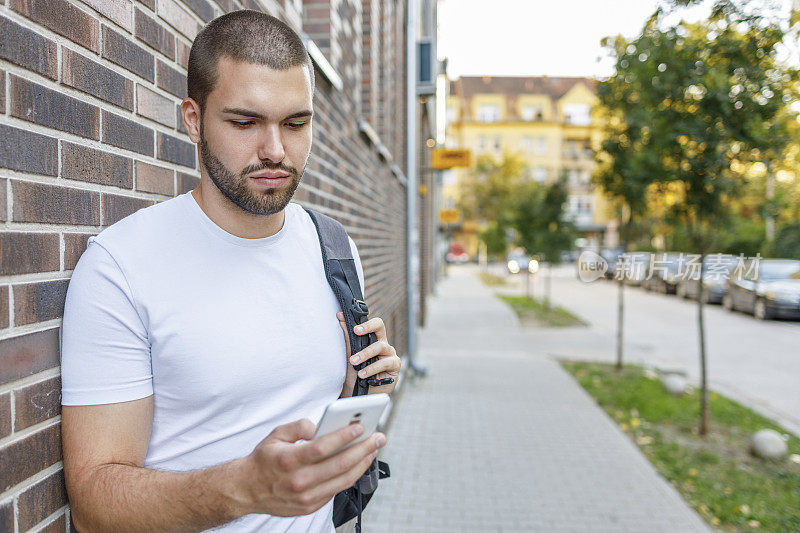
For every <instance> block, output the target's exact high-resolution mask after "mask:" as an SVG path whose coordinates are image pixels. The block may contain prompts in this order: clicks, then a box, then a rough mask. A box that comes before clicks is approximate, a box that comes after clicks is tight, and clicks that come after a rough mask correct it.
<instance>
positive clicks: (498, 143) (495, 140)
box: [493, 135, 502, 152]
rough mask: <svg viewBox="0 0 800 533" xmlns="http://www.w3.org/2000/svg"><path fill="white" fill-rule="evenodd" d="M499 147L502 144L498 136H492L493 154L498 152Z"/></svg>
mask: <svg viewBox="0 0 800 533" xmlns="http://www.w3.org/2000/svg"><path fill="white" fill-rule="evenodd" d="M501 146H502V142H501V141H500V136H499V135H495V136H494V144H493V148H494V151H495V152H499V151H500V147H501Z"/></svg>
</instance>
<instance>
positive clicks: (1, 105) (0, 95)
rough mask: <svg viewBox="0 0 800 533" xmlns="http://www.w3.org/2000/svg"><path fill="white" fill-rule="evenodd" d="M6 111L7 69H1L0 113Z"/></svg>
mask: <svg viewBox="0 0 800 533" xmlns="http://www.w3.org/2000/svg"><path fill="white" fill-rule="evenodd" d="M5 112H6V71H5V70H1V69H0V113H3V114H5Z"/></svg>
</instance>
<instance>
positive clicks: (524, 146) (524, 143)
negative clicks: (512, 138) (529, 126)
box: [519, 135, 531, 153]
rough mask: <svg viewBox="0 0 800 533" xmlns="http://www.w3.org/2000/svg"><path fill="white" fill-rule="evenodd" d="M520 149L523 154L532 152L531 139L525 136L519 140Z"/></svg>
mask: <svg viewBox="0 0 800 533" xmlns="http://www.w3.org/2000/svg"><path fill="white" fill-rule="evenodd" d="M519 147H520V149H521V150H522V151H523V152H526V153H527V152H530V151H531V138H530V137H528V136H527V135H525V136H524V137H522V138H521V139H520V140H519Z"/></svg>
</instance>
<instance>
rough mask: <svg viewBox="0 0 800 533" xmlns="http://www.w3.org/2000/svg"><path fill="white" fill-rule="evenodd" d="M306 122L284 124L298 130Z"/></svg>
mask: <svg viewBox="0 0 800 533" xmlns="http://www.w3.org/2000/svg"><path fill="white" fill-rule="evenodd" d="M306 124H308V123H307V122H287V123H286V125H287V126H289V127H290V128H292V129H293V130H299V129H300V128H302V127H303V126H305V125H306Z"/></svg>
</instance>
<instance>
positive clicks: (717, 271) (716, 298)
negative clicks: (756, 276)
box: [676, 254, 738, 304]
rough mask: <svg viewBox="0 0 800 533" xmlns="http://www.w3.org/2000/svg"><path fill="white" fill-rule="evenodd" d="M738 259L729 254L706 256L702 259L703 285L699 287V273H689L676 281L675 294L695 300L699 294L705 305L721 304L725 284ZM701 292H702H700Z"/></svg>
mask: <svg viewBox="0 0 800 533" xmlns="http://www.w3.org/2000/svg"><path fill="white" fill-rule="evenodd" d="M737 262H738V258H737V257H736V256H734V255H729V254H708V255H706V256H705V257H704V258H703V272H704V274H703V283H702V289H701V287H700V285H701V284H700V273H699V272H697V273H694V272H693V273H691V274H688V275H686V276H682V277H681V279H680V280H678V287H677V289H676V294H677V295H678V296H679V297H681V298H691V299H692V300H696V299H697V298H698V296H699V295H700V294H702V296H703V302H704V303H707V304H721V303H722V297H723V296H725V283H726V282H727V281H728V278H729V277H730V274H731V270H733V268H734V267H735V266H736V265H737ZM698 270H699V269H698ZM701 290H702V292H701Z"/></svg>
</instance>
